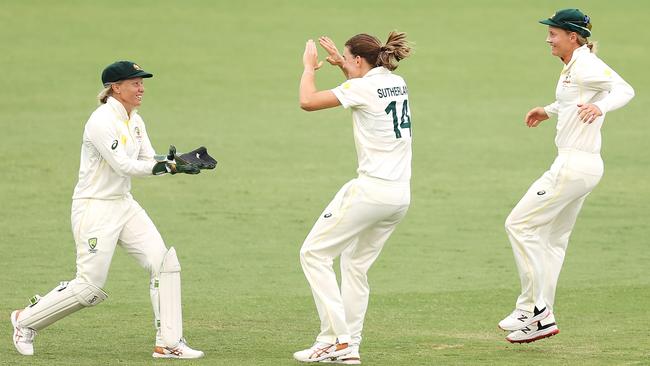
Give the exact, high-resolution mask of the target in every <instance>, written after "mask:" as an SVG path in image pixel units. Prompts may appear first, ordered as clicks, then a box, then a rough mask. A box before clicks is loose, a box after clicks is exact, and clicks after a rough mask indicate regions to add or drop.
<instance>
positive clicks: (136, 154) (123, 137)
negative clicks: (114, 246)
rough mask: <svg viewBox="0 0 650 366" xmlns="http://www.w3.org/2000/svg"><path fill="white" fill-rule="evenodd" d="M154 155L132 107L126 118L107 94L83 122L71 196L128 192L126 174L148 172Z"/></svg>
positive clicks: (113, 195)
mask: <svg viewBox="0 0 650 366" xmlns="http://www.w3.org/2000/svg"><path fill="white" fill-rule="evenodd" d="M154 154H155V153H154V150H153V148H152V147H151V142H150V141H149V136H147V130H146V128H145V126H144V121H143V120H142V118H140V116H139V115H138V113H137V112H136V111H135V110H134V111H132V112H131V116H130V117H129V115H128V114H127V113H126V109H125V108H124V106H123V105H122V103H120V102H119V101H118V100H117V99H115V98H113V97H109V98H108V100H107V102H106V104H102V105H101V106H99V107H98V108H97V109H96V110H95V112H93V114H92V115H91V116H90V118H89V119H88V122H86V127H85V128H84V134H83V141H82V144H81V163H80V165H79V181H78V182H77V186H76V187H75V189H74V194H73V195H72V199H83V198H94V199H107V200H110V199H118V198H123V197H125V196H127V195H130V193H129V192H130V190H131V178H130V177H131V176H147V175H152V169H153V166H154V165H155V164H156V162H155V161H154V159H153V156H154Z"/></svg>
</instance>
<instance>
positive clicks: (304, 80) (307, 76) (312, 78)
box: [299, 39, 341, 111]
mask: <svg viewBox="0 0 650 366" xmlns="http://www.w3.org/2000/svg"><path fill="white" fill-rule="evenodd" d="M302 62H303V65H304V71H303V73H302V77H301V78H300V91H299V94H300V108H302V109H304V110H306V111H317V110H320V109H326V108H333V107H337V106H339V105H341V102H340V101H339V99H338V98H337V97H336V96H335V95H334V93H333V92H332V91H331V90H322V91H318V89H317V88H316V70H318V69H319V68H320V67H321V66H322V65H323V62H322V61H321V62H318V51H317V50H316V44H315V43H314V41H313V40H311V39H310V40H309V41H307V44H306V45H305V53H304V54H303V56H302Z"/></svg>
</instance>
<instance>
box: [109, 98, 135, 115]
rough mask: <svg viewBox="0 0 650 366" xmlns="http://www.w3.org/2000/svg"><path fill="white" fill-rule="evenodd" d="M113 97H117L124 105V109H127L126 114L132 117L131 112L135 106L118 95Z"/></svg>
mask: <svg viewBox="0 0 650 366" xmlns="http://www.w3.org/2000/svg"><path fill="white" fill-rule="evenodd" d="M113 97H114V98H115V99H117V101H118V102H120V104H122V107H124V109H126V115H127V116H129V118H130V117H131V112H132V111H133V109H134V107H133V106H132V105H129V104H128V103H125V102H124V101H123V100H122V99H121V98H119V97H118V96H115V95H113Z"/></svg>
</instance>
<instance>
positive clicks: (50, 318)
mask: <svg viewBox="0 0 650 366" xmlns="http://www.w3.org/2000/svg"><path fill="white" fill-rule="evenodd" d="M152 76H153V75H152V74H150V73H148V72H146V71H144V70H142V68H140V66H138V65H137V64H136V63H133V62H130V61H118V62H115V63H113V64H111V65H109V66H107V67H106V68H105V69H104V71H103V73H102V83H103V85H104V89H103V90H102V92H101V93H100V94H99V96H98V98H99V101H100V103H101V104H100V106H99V107H98V108H97V110H95V112H94V113H93V114H92V115H91V116H90V118H89V120H88V122H87V123H86V126H85V129H84V133H83V141H82V145H81V163H80V167H79V181H78V183H77V186H76V187H75V189H74V194H73V197H72V215H71V219H72V220H71V221H72V232H73V235H74V240H75V243H76V248H77V274H76V277H75V278H74V279H73V280H71V281H69V282H62V283H61V284H60V285H59V286H57V287H55V288H54V289H53V290H52V291H50V292H49V293H48V294H46V295H45V296H42V297H41V296H38V295H36V296H34V297H33V298H32V299H31V300H30V305H29V306H27V307H26V308H24V309H22V310H16V311H14V312H12V313H11V323H12V324H13V327H14V333H13V342H14V345H15V346H16V349H17V350H18V352H20V353H21V354H23V355H27V356H29V355H33V354H34V345H33V343H34V337H35V336H36V332H38V331H40V330H42V329H44V328H46V327H47V326H49V325H51V324H53V323H54V322H56V321H58V320H60V319H62V318H63V317H65V316H67V315H69V314H72V313H73V312H76V311H78V310H81V309H84V308H86V307H91V306H95V305H97V304H99V303H101V302H102V301H104V300H105V299H106V298H107V296H108V295H107V294H106V293H105V292H104V290H102V287H103V286H104V284H105V283H106V277H107V275H108V270H109V266H110V264H111V259H112V257H113V252H114V250H115V246H116V245H117V244H120V245H121V246H122V247H123V248H124V249H125V250H126V251H127V252H128V253H129V254H130V255H132V256H133V257H134V258H135V259H136V260H137V261H138V263H139V264H140V265H141V266H142V267H144V268H145V269H146V270H147V271H148V272H149V273H150V274H151V285H150V294H151V302H152V304H153V310H154V316H155V326H156V329H157V333H156V340H155V348H154V352H153V357H155V358H199V357H202V356H203V352H201V351H198V350H194V349H192V348H190V346H188V344H187V342H186V341H185V339H184V338H183V327H182V314H181V290H180V270H181V267H180V264H179V262H178V258H177V257H176V252H175V250H174V248H169V249H167V248H166V246H165V243H164V242H163V240H162V238H161V236H160V234H159V233H158V230H157V229H156V227H155V226H154V224H153V222H152V221H151V219H150V218H149V216H148V215H147V213H146V212H145V211H144V210H143V209H142V207H140V205H139V204H138V203H137V202H136V201H135V200H134V199H133V196H132V195H131V193H130V190H131V177H133V176H135V177H143V176H150V175H160V174H164V173H172V174H173V173H177V172H179V173H188V174H197V173H199V171H200V169H199V168H198V167H197V166H196V165H193V164H184V165H181V164H177V161H176V160H175V156H174V154H173V152H172V154H170V155H169V156H155V155H154V150H153V148H152V146H151V142H150V141H149V137H148V135H147V129H146V127H145V124H144V121H143V120H142V118H141V117H140V115H139V114H138V112H137V108H138V107H139V106H140V104H141V103H142V96H143V95H144V83H143V81H144V79H145V78H150V77H152Z"/></svg>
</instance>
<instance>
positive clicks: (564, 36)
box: [499, 9, 634, 343]
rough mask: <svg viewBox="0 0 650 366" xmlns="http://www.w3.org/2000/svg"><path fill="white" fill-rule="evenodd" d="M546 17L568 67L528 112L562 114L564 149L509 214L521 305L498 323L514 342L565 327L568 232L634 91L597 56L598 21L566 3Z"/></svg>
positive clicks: (555, 48) (532, 119) (538, 116)
mask: <svg viewBox="0 0 650 366" xmlns="http://www.w3.org/2000/svg"><path fill="white" fill-rule="evenodd" d="M540 23H542V24H545V25H548V37H547V38H546V42H547V43H548V44H549V45H550V46H551V54H553V56H557V57H559V58H560V60H561V61H562V63H563V64H564V65H563V68H562V72H561V73H560V77H559V80H558V83H557V87H556V88H555V98H556V99H555V101H554V102H553V103H551V104H549V105H547V106H545V107H535V108H533V109H531V110H530V111H529V112H528V113H527V114H526V117H525V118H524V121H525V123H526V125H527V126H528V127H537V126H539V124H540V123H542V121H544V120H547V119H548V118H549V117H551V116H557V119H558V122H557V135H556V137H555V144H556V146H557V149H558V155H557V157H556V158H555V161H554V162H553V165H551V167H550V169H549V170H548V171H547V172H546V173H544V174H543V175H542V176H541V177H540V178H539V179H538V180H537V181H535V182H534V183H533V184H532V185H531V187H530V188H529V189H528V192H526V194H525V195H524V196H523V197H522V198H521V200H520V201H519V203H518V204H517V205H516V206H515V208H514V209H513V210H512V212H511V213H510V215H509V216H508V218H507V219H506V225H505V226H506V232H507V234H508V238H509V239H510V244H511V245H512V250H513V253H514V256H515V262H516V264H517V269H518V270H519V278H520V280H521V293H520V295H519V297H518V298H517V301H516V303H515V310H514V311H513V312H512V313H511V314H510V315H508V316H507V317H505V318H504V319H503V320H501V322H499V327H500V328H501V329H503V330H506V331H509V332H510V334H508V336H507V337H506V340H508V341H509V342H511V343H529V342H533V341H536V340H538V339H543V338H547V337H551V336H553V335H555V334H558V333H559V332H560V330H559V328H558V325H557V323H556V321H555V314H554V302H555V289H556V287H557V281H558V278H559V276H560V271H561V269H562V264H563V262H564V255H565V253H566V249H567V246H568V244H569V237H570V236H571V231H572V230H573V226H574V225H575V222H576V219H577V218H578V213H580V209H581V208H582V204H583V203H584V202H585V199H586V198H587V196H588V195H589V193H591V191H592V190H593V189H594V188H595V187H596V185H597V184H598V182H599V181H600V178H601V177H602V175H603V160H602V159H601V157H600V142H601V135H600V128H601V127H602V125H603V122H604V121H605V114H606V113H608V112H611V111H613V110H615V109H618V108H621V107H623V106H624V105H626V104H627V103H628V102H629V101H630V100H631V99H632V98H633V97H634V90H633V89H632V87H631V86H630V85H629V84H628V83H627V82H625V80H623V79H622V78H621V77H620V76H619V75H618V74H617V73H616V72H614V70H612V69H611V68H610V67H609V66H607V65H606V64H605V63H604V62H603V61H602V60H600V59H599V58H598V57H596V55H595V54H594V49H593V44H591V43H589V42H588V41H587V37H590V36H591V19H590V18H589V16H587V15H585V14H584V13H583V12H581V11H580V10H578V9H563V10H560V11H558V12H557V13H555V14H554V15H553V16H552V17H550V18H548V19H543V20H541V21H540Z"/></svg>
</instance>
